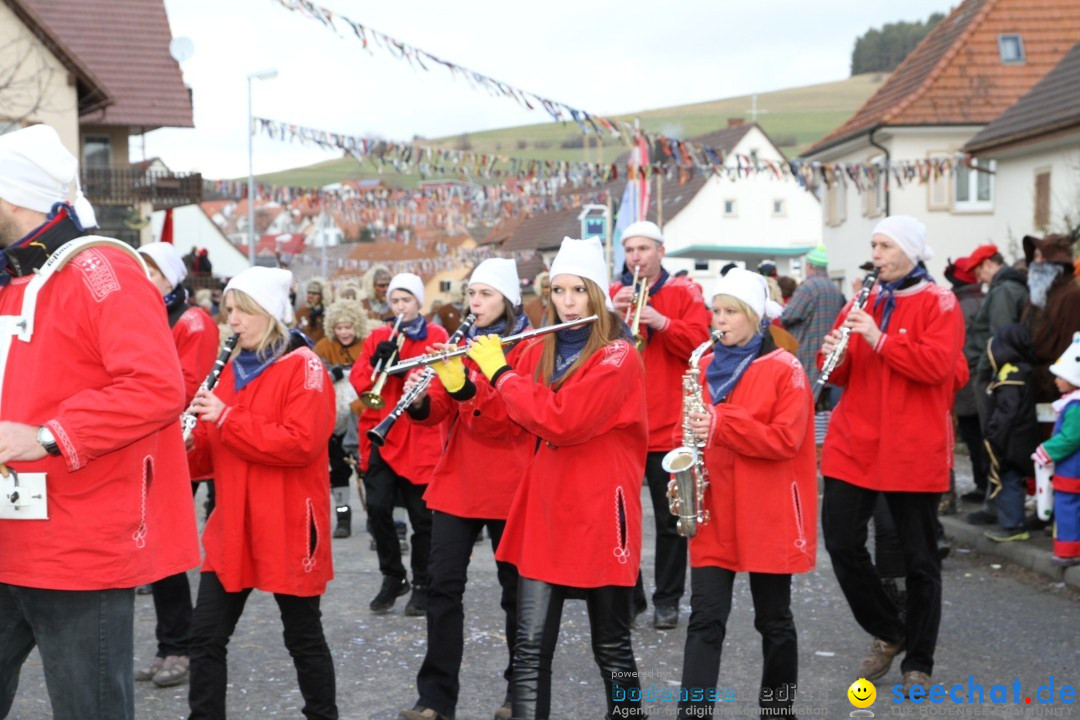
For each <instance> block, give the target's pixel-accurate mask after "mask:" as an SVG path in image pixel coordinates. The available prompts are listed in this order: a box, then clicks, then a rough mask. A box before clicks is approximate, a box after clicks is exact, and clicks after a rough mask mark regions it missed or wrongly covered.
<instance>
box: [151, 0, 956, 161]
mask: <svg viewBox="0 0 1080 720" xmlns="http://www.w3.org/2000/svg"><path fill="white" fill-rule="evenodd" d="M317 1H318V2H319V4H321V5H323V6H325V7H329V8H332V9H334V10H336V11H338V12H339V13H341V14H343V15H345V16H347V17H349V18H350V19H352V20H355V21H357V22H360V23H362V24H364V25H366V26H368V27H372V28H375V29H377V30H380V31H381V32H384V33H386V34H388V35H391V36H394V37H396V38H398V39H399V40H402V41H405V42H408V43H411V44H413V45H415V46H417V47H420V48H422V49H424V50H426V51H428V52H430V53H431V54H433V55H436V56H439V57H441V58H443V59H445V60H449V61H452V62H456V63H458V64H459V65H464V66H465V67H468V68H471V69H473V70H476V71H478V72H481V73H485V74H487V75H490V76H492V77H495V78H497V79H499V80H502V81H504V82H508V83H510V84H512V85H515V86H517V87H520V88H523V89H525V90H530V91H533V92H536V93H537V94H539V95H542V96H546V97H549V98H551V99H553V100H559V101H561V102H565V103H567V104H569V105H571V106H574V107H579V108H582V109H585V110H587V111H589V112H595V113H600V114H615V113H621V112H627V111H633V110H642V109H648V108H655V107H665V106H669V105H681V104H685V103H691V102H700V101H706V100H716V99H720V98H724V97H731V96H737V95H745V94H750V93H754V92H766V91H769V90H778V89H782V88H786V87H795V86H800V85H809V84H813V83H819V82H829V81H833V80H841V79H843V78H845V77H847V76H848V73H849V69H850V61H851V49H852V47H853V45H854V42H855V38H856V37H857V36H859V35H860V34H862V33H863V32H865V31H866V30H867V29H868V28H870V27H880V26H881V25H883V24H884V23H887V22H893V21H897V20H909V21H913V20H923V19H925V18H926V17H928V16H929V15H930V14H931V13H933V12H936V11H940V12H948V11H949V9H950V7H951V6H952V5H955V0H952V2H950V1H949V0H907V1H906V2H905V3H903V4H902V5H900V4H898V3H894V2H887V1H885V0H817V2H815V3H813V4H807V3H805V2H802V1H801V0H754V1H753V2H734V1H733V0H669V2H666V3H662V4H661V3H660V2H657V1H656V0H653V1H651V2H649V1H645V0H640V1H639V0H624V1H623V2H619V3H613V2H603V1H602V0H542V2H535V1H534V2H524V3H509V2H506V0H498V1H496V0H466V1H464V2H456V3H448V2H445V1H441V2H436V1H434V0H412V1H410V2H381V3H367V2H359V1H357V0H317ZM165 7H166V9H167V10H168V13H169V20H170V24H171V26H172V33H173V36H174V37H187V38H190V39H191V40H192V42H193V43H194V48H195V51H194V55H193V56H192V57H191V59H189V60H187V61H186V62H184V63H182V65H181V67H182V70H183V73H184V79H185V81H186V82H187V84H188V85H189V86H190V87H191V88H192V90H193V93H194V102H195V129H194V130H182V129H169V128H166V129H162V130H157V131H154V132H152V133H149V134H147V135H146V136H145V153H146V156H147V157H154V156H160V157H161V158H162V159H163V160H164V161H165V163H166V164H167V165H168V166H169V167H171V168H172V169H174V170H195V171H201V172H202V173H203V174H204V175H205V176H206V177H210V178H221V177H237V176H242V175H246V174H247V167H248V161H247V137H246V133H245V131H246V125H247V94H246V86H247V82H246V75H247V74H248V73H250V72H254V71H259V70H262V69H265V68H276V69H277V70H278V73H279V74H278V76H277V78H275V79H273V80H265V81H256V82H255V93H254V114H255V115H256V116H263V117H269V118H273V119H276V120H281V121H284V122H289V123H295V124H298V125H306V126H311V127H317V128H320V129H325V130H329V131H334V132H342V133H350V134H358V135H359V134H364V135H366V134H377V135H380V136H382V137H385V138H388V139H408V138H411V137H412V136H413V135H416V134H419V135H423V136H426V137H438V136H443V135H451V134H457V133H461V132H465V131H470V130H482V129H488V128H496V127H505V126H510V125H524V124H531V123H538V122H546V121H547V120H548V115H547V114H546V113H545V112H543V110H541V109H537V110H534V111H531V112H530V111H528V110H526V109H525V108H522V107H520V106H518V105H517V104H516V103H514V102H513V101H511V100H509V99H506V98H493V97H490V96H488V95H487V94H486V93H484V92H482V91H478V90H474V89H471V88H470V87H469V86H468V85H467V84H466V83H465V82H464V81H462V80H455V79H453V78H452V77H451V75H450V73H449V72H447V71H446V70H445V69H443V68H440V67H432V68H431V69H430V71H428V72H424V71H422V70H419V69H413V68H412V67H411V66H410V65H409V64H408V63H406V62H404V61H401V60H397V59H395V58H394V57H392V56H391V55H390V54H389V53H387V52H386V51H385V50H383V49H381V48H379V47H372V49H371V51H370V52H368V51H366V50H364V49H363V48H362V46H361V44H360V42H359V41H358V40H357V39H356V37H355V36H352V35H349V36H344V35H343V36H340V37H339V36H336V35H335V34H334V33H332V32H331V31H329V30H327V29H325V28H324V27H323V26H321V25H320V24H319V23H317V22H316V21H314V20H310V19H307V18H305V17H304V16H303V15H301V14H299V13H294V12H290V11H289V10H287V9H286V8H284V7H283V6H281V5H279V4H278V3H277V2H276V1H275V0H165ZM131 153H132V159H136V160H137V159H141V158H142V157H143V148H142V145H141V144H140V142H139V141H138V139H135V140H134V141H133V142H132V145H131ZM332 157H335V155H334V154H331V153H327V152H324V151H321V150H318V149H312V148H304V147H302V146H299V145H290V144H285V143H281V142H277V141H273V140H269V139H267V138H265V137H261V136H257V137H256V139H255V152H254V164H255V171H256V173H259V172H269V171H273V170H280V169H283V168H288V167H293V166H297V165H305V164H308V163H313V162H319V161H321V160H326V159H330V158H332Z"/></svg>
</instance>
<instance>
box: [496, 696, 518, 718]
mask: <svg viewBox="0 0 1080 720" xmlns="http://www.w3.org/2000/svg"><path fill="white" fill-rule="evenodd" d="M513 716H514V708H513V707H512V706H511V705H510V701H509V700H507V701H506V702H504V703H503V704H502V705H500V706H499V707H498V708H497V709H496V710H495V720H510V718H512V717H513Z"/></svg>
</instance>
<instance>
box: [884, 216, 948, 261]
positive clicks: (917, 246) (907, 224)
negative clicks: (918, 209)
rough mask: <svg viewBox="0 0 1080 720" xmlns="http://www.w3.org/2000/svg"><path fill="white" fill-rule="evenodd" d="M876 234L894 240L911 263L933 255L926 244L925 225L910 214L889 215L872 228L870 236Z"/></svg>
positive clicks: (927, 258)
mask: <svg viewBox="0 0 1080 720" xmlns="http://www.w3.org/2000/svg"><path fill="white" fill-rule="evenodd" d="M878 234H881V235H885V236H886V237H890V238H892V239H893V240H895V241H896V244H897V245H899V246H900V249H901V250H903V251H904V254H905V255H907V256H908V258H909V259H910V260H911V262H913V263H918V262H919V261H920V260H924V261H925V260H929V259H930V258H932V257H934V251H933V249H932V248H931V247H930V246H929V245H927V244H926V226H925V225H923V224H922V223H921V222H919V220H917V219H916V218H913V217H911V216H910V215H891V216H889V217H887V218H885V219H884V220H882V221H881V222H879V223H878V224H877V226H876V227H875V228H874V232H872V233H871V237H872V236H874V235H878Z"/></svg>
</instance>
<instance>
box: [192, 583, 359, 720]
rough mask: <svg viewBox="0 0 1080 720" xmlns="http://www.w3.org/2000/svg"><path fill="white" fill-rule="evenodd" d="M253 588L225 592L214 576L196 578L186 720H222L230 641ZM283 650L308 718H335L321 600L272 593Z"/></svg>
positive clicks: (332, 663) (318, 719)
mask: <svg viewBox="0 0 1080 720" xmlns="http://www.w3.org/2000/svg"><path fill="white" fill-rule="evenodd" d="M250 594H251V590H250V589H248V590H243V591H241V592H235V593H231V592H226V591H225V588H224V587H223V586H222V585H221V581H220V580H218V576H217V575H216V574H215V573H211V572H204V573H202V574H201V575H200V577H199V598H198V602H197V603H196V605H195V615H194V617H193V619H192V623H191V676H190V679H189V688H188V703H189V705H190V706H191V715H189V716H188V717H189V720H199V719H200V718H212V719H213V720H217V719H218V718H224V717H225V691H226V688H227V687H228V682H229V668H228V663H227V662H226V658H227V647H228V644H229V638H231V637H232V634H233V630H235V629H236V623H237V621H239V620H240V615H241V614H243V612H244V604H245V603H246V602H247V599H248V595H250ZM274 600H276V601H277V605H278V610H279V611H280V612H281V624H282V625H283V626H284V633H283V634H284V637H285V647H286V648H288V649H289V655H291V656H292V659H293V665H295V667H296V679H297V681H298V683H299V685H300V694H301V695H302V696H303V698H304V707H303V709H302V710H301V712H302V713H303V715H304V717H305V718H308V720H316V719H317V720H337V717H338V710H337V703H336V699H335V695H336V689H335V681H334V661H333V658H331V657H330V648H329V647H327V645H326V636H325V635H324V634H323V627H322V612H321V611H320V610H319V600H320V596H318V595H316V596H314V597H297V596H295V595H283V594H280V593H274Z"/></svg>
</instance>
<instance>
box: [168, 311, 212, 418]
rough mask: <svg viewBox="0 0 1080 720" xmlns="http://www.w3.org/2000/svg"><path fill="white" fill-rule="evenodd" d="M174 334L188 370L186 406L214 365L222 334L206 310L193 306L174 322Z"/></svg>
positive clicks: (183, 362)
mask: <svg viewBox="0 0 1080 720" xmlns="http://www.w3.org/2000/svg"><path fill="white" fill-rule="evenodd" d="M172 336H173V342H175V343H176V352H177V353H179V355H180V370H181V372H183V373H184V398H185V399H184V403H185V407H186V406H187V405H189V404H191V401H192V399H193V398H194V397H195V393H196V392H197V391H198V389H199V386H200V385H202V384H203V380H205V379H206V376H207V375H209V374H210V370H211V369H213V367H214V361H215V360H217V356H218V345H219V340H220V339H221V333H220V332H219V331H218V326H217V325H215V324H214V321H213V320H212V319H211V318H210V316H209V315H207V314H206V311H204V310H203V309H202V308H197V307H191V308H188V309H187V310H185V311H184V314H183V315H181V316H180V319H179V320H177V321H176V324H175V325H173V327H172Z"/></svg>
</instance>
